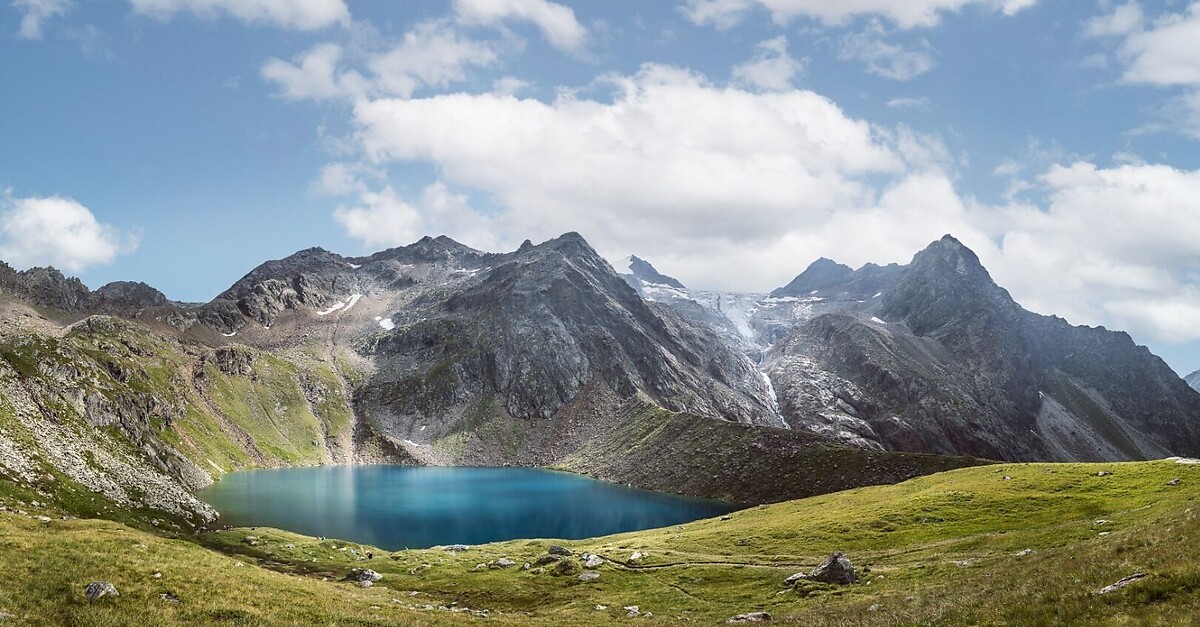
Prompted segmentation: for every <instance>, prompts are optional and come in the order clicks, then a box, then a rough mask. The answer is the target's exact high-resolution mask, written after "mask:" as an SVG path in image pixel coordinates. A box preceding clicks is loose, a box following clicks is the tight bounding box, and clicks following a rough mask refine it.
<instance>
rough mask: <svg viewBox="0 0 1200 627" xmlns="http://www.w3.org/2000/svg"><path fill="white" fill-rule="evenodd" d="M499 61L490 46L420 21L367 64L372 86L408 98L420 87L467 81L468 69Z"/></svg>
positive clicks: (442, 85) (448, 29)
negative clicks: (400, 39)
mask: <svg viewBox="0 0 1200 627" xmlns="http://www.w3.org/2000/svg"><path fill="white" fill-rule="evenodd" d="M497 59H498V56H497V54H496V51H495V50H494V49H493V47H492V46H491V44H488V43H486V42H482V41H476V40H473V39H469V38H467V37H463V36H461V35H460V34H459V33H458V32H457V31H455V30H454V29H453V28H450V27H449V26H448V25H446V24H444V23H442V22H437V21H433V22H423V23H421V24H418V25H417V26H416V27H415V28H413V29H412V30H411V31H409V32H407V33H405V34H404V38H403V40H402V41H401V42H400V43H399V44H397V45H395V46H393V47H392V48H391V49H390V50H388V51H386V52H384V53H382V54H377V55H373V56H372V57H371V58H370V60H369V61H368V65H369V67H370V69H371V72H372V79H373V81H372V82H373V84H374V85H375V87H376V89H377V90H378V91H380V92H382V93H386V94H394V95H399V96H401V97H405V98H407V97H409V96H411V95H412V92H413V91H415V90H416V89H417V88H418V87H421V86H430V87H445V86H447V85H449V84H450V83H453V82H458V81H462V80H464V79H465V78H466V74H467V68H468V67H471V66H474V67H486V66H489V65H492V64H494V63H495V62H496V61H497Z"/></svg>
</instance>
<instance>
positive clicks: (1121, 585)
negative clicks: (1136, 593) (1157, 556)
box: [1092, 573, 1146, 594]
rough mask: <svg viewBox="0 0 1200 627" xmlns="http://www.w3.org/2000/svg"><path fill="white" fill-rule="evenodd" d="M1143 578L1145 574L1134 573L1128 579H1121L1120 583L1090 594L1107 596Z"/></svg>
mask: <svg viewBox="0 0 1200 627" xmlns="http://www.w3.org/2000/svg"><path fill="white" fill-rule="evenodd" d="M1145 577H1146V573H1134V574H1132V575H1130V576H1128V577H1125V578H1123V579H1121V580H1120V581H1118V582H1116V583H1114V584H1112V585H1108V586H1104V587H1103V588H1100V589H1099V590H1096V591H1094V592H1092V594H1108V593H1110V592H1116V591H1117V590H1120V589H1121V588H1124V587H1125V586H1128V585H1129V584H1131V583H1133V582H1135V581H1138V580H1139V579H1144V578H1145Z"/></svg>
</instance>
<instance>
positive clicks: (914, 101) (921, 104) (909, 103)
mask: <svg viewBox="0 0 1200 627" xmlns="http://www.w3.org/2000/svg"><path fill="white" fill-rule="evenodd" d="M887 106H888V108H891V109H928V108H930V107H932V106H933V102H931V101H930V100H929V98H928V97H927V96H921V97H920V98H892V99H891V100H889V101H887Z"/></svg>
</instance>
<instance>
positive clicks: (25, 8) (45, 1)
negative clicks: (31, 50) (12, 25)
mask: <svg viewBox="0 0 1200 627" xmlns="http://www.w3.org/2000/svg"><path fill="white" fill-rule="evenodd" d="M12 4H13V7H14V8H16V10H18V11H20V12H21V27H20V29H19V30H18V31H17V34H18V35H19V36H20V37H21V38H22V39H41V38H42V26H43V25H44V24H45V23H46V22H47V21H49V20H51V19H53V18H55V17H58V16H60V15H62V14H63V13H66V12H67V9H69V8H70V7H71V0H13V3H12Z"/></svg>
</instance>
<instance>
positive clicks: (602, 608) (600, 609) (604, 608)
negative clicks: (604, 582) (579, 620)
mask: <svg viewBox="0 0 1200 627" xmlns="http://www.w3.org/2000/svg"><path fill="white" fill-rule="evenodd" d="M607 609H608V606H607V605H597V606H596V611H597V612H603V611H604V610H607Z"/></svg>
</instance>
